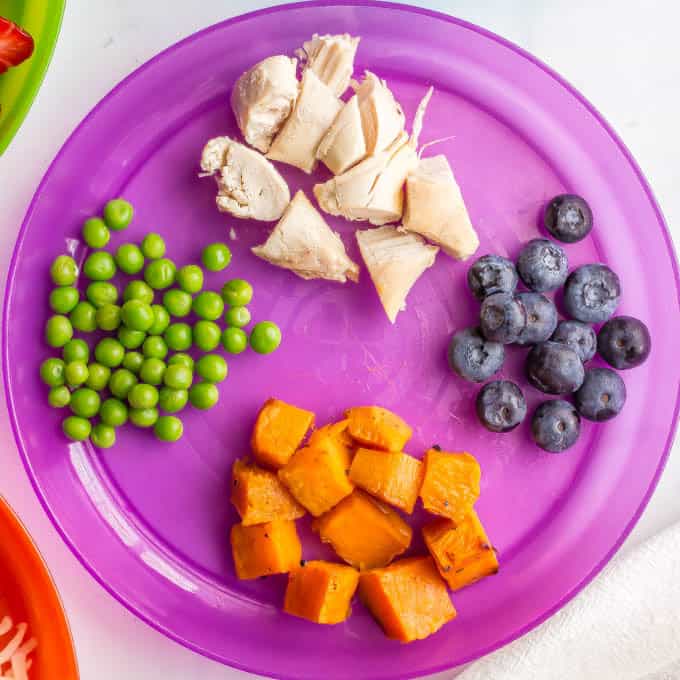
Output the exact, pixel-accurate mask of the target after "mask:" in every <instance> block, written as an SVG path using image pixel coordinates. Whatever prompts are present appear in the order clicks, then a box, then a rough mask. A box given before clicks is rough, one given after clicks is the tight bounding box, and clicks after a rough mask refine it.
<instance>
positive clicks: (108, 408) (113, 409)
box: [99, 397, 128, 427]
mask: <svg viewBox="0 0 680 680" xmlns="http://www.w3.org/2000/svg"><path fill="white" fill-rule="evenodd" d="M99 417H100V418H101V421H102V423H106V424H107V425H110V426H111V427H120V426H121V425H125V423H126V422H127V419H128V407H127V405H126V404H125V403H123V402H122V401H121V400H120V399H115V398H114V397H110V398H109V399H107V400H106V401H104V403H103V404H102V405H101V407H100V408H99Z"/></svg>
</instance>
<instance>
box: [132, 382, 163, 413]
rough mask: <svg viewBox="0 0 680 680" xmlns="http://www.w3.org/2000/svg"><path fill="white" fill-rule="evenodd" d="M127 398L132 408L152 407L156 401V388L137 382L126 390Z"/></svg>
mask: <svg viewBox="0 0 680 680" xmlns="http://www.w3.org/2000/svg"><path fill="white" fill-rule="evenodd" d="M127 399H128V404H130V406H132V408H142V409H144V408H153V407H154V406H156V404H157V403H158V390H157V389H156V388H155V387H154V386H153V385H147V384H145V383H138V384H137V385H135V386H134V387H133V388H132V389H131V390H130V391H129V392H128V396H127Z"/></svg>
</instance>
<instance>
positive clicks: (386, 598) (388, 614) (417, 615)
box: [359, 556, 456, 642]
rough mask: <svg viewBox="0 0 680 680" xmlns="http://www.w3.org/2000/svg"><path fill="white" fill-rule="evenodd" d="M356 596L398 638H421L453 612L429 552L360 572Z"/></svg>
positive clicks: (436, 627)
mask: <svg viewBox="0 0 680 680" xmlns="http://www.w3.org/2000/svg"><path fill="white" fill-rule="evenodd" d="M359 596H360V597H361V600H362V602H363V603H364V604H365V605H366V607H367V608H368V610H369V611H370V612H371V614H372V615H373V617H374V618H375V619H376V621H377V622H378V623H379V624H380V626H381V627H382V629H383V631H385V635H387V637H389V638H392V639H394V640H400V641H401V642H412V641H413V640H422V639H423V638H426V637H427V636H428V635H432V633H436V632H437V631H438V630H439V629H440V628H441V627H442V626H443V625H444V624H445V623H447V622H448V621H451V619H453V618H455V616H456V610H455V609H454V607H453V604H452V603H451V599H450V598H449V594H448V591H447V590H446V584H445V583H444V581H442V579H441V576H440V575H439V572H438V571H437V567H435V565H434V561H433V559H432V558H431V557H430V556H427V557H409V558H407V559H403V560H398V561H397V562H395V563H394V564H391V565H390V566H389V567H385V568H384V569H371V570H370V571H365V572H362V574H361V576H360V578H359Z"/></svg>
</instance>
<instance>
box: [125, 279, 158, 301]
mask: <svg viewBox="0 0 680 680" xmlns="http://www.w3.org/2000/svg"><path fill="white" fill-rule="evenodd" d="M123 300H125V301H126V302H127V301H128V300H141V301H142V302H146V303H147V304H148V305H150V304H151V303H152V302H153V289H152V288H151V286H149V284H148V283H144V281H140V280H138V279H136V280H135V281H130V283H128V285H127V286H125V290H124V291H123Z"/></svg>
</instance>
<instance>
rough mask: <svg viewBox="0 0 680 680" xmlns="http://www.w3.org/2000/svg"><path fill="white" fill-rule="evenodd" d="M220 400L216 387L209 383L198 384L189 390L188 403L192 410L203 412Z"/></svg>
mask: <svg viewBox="0 0 680 680" xmlns="http://www.w3.org/2000/svg"><path fill="white" fill-rule="evenodd" d="M219 398H220V393H219V392H218V390H217V387H215V385H213V384H212V383H209V382H198V383H196V384H194V385H192V386H191V388H190V389H189V401H190V402H191V405H192V406H193V407H194V408H197V409H200V410H201V411H205V410H207V409H209V408H212V407H213V406H214V405H215V404H216V403H217V400H218V399H219Z"/></svg>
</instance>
